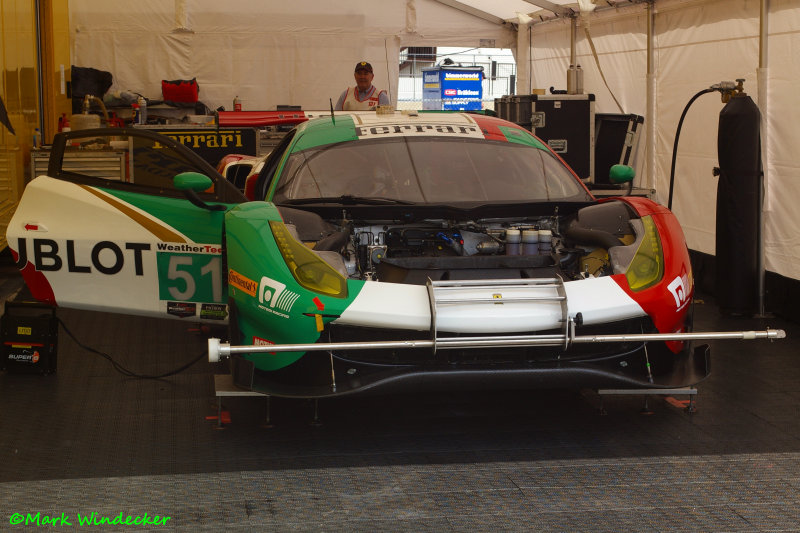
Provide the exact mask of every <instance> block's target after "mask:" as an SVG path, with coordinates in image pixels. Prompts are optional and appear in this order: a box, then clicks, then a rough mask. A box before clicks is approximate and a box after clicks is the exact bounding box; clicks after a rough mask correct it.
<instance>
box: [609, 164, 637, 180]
mask: <svg viewBox="0 0 800 533" xmlns="http://www.w3.org/2000/svg"><path fill="white" fill-rule="evenodd" d="M635 177H636V171H635V170H633V167H630V166H628V165H614V166H612V167H611V169H610V170H609V171H608V178H609V179H610V180H611V183H618V184H619V183H630V182H632V181H633V178H635Z"/></svg>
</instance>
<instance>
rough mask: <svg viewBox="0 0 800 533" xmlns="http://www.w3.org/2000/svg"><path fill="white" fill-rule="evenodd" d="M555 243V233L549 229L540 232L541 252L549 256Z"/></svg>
mask: <svg viewBox="0 0 800 533" xmlns="http://www.w3.org/2000/svg"><path fill="white" fill-rule="evenodd" d="M552 241H553V232H552V231H550V230H549V229H542V230H539V251H541V252H542V253H543V254H549V253H550V248H551V245H552Z"/></svg>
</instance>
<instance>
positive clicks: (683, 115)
mask: <svg viewBox="0 0 800 533" xmlns="http://www.w3.org/2000/svg"><path fill="white" fill-rule="evenodd" d="M716 90H717V89H703V90H702V91H700V92H699V93H697V94H696V95H694V96H692V99H691V100H689V103H687V104H686V107H684V108H683V113H681V119H680V120H679V121H678V129H677V130H676V131H675V144H673V145H672V167H671V169H670V171H669V201H668V202H667V208H668V209H669V210H670V211H671V210H672V190H673V188H674V186H675V157H676V156H677V155H678V139H680V137H681V127H682V126H683V119H684V118H686V112H687V111H689V108H690V107H691V106H692V104H693V103H694V101H695V100H697V99H698V98H700V97H701V96H703V95H704V94H706V93H713V92H714V91H716Z"/></svg>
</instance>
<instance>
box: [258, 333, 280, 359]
mask: <svg viewBox="0 0 800 533" xmlns="http://www.w3.org/2000/svg"><path fill="white" fill-rule="evenodd" d="M274 345H275V343H274V342H272V341H268V340H267V339H262V338H261V337H256V336H255V335H253V346H274ZM267 353H268V354H270V355H277V352H267Z"/></svg>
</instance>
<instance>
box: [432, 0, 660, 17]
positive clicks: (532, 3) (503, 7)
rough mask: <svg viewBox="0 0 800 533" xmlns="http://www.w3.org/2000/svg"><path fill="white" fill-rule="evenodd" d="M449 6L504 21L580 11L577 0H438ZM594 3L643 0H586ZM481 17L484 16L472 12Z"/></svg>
mask: <svg viewBox="0 0 800 533" xmlns="http://www.w3.org/2000/svg"><path fill="white" fill-rule="evenodd" d="M439 1H440V2H442V3H444V4H447V5H449V6H451V7H456V8H459V9H460V8H461V7H459V6H458V5H457V4H460V5H461V6H462V7H465V8H466V9H462V10H464V11H467V12H471V11H468V10H477V11H479V12H481V13H484V14H486V15H488V16H490V17H492V18H495V17H496V18H500V19H503V20H506V21H512V22H516V21H517V15H518V14H519V13H522V14H524V15H528V16H530V17H534V18H538V19H548V18H554V17H570V16H573V15H576V14H578V13H579V12H580V6H579V2H578V1H577V0H439ZM587 1H589V2H591V3H592V4H594V5H595V6H596V7H597V8H598V9H606V8H612V7H622V6H626V5H630V4H636V3H640V2H642V1H645V0H587ZM472 14H474V15H476V16H480V17H481V18H486V17H484V16H481V15H478V14H477V13H474V12H473V13H472Z"/></svg>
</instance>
